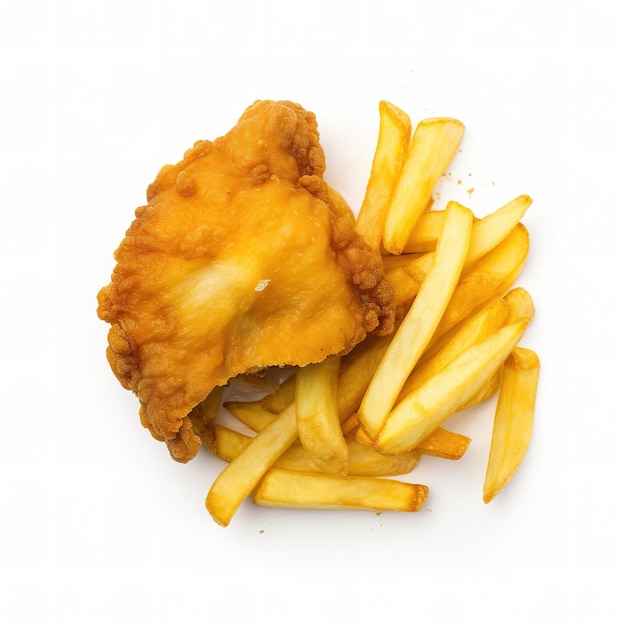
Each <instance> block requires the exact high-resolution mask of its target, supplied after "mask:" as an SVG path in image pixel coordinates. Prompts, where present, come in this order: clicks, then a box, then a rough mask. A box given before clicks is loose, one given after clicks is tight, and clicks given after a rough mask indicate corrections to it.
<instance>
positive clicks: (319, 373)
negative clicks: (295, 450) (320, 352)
mask: <svg viewBox="0 0 626 626" xmlns="http://www.w3.org/2000/svg"><path fill="white" fill-rule="evenodd" d="M339 364H340V358H339V357H338V356H330V357H327V358H326V359H324V360H323V361H321V362H320V363H311V364H310V365H307V366H306V367H302V368H300V369H299V370H298V371H297V372H296V422H297V424H298V437H299V439H300V443H301V444H302V447H303V448H304V449H305V450H306V451H307V453H308V454H309V456H310V457H311V458H312V459H313V460H314V461H315V462H316V463H317V464H318V466H319V468H320V469H322V470H324V471H325V472H327V473H329V474H335V475H337V476H345V475H346V474H347V473H348V447H347V445H346V440H345V438H344V436H343V432H342V430H341V424H340V422H339V411H338V408H337V379H338V376H339Z"/></svg>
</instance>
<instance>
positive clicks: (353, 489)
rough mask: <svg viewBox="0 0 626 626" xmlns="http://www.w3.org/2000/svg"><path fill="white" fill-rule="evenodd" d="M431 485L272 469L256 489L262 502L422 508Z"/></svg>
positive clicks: (289, 505) (287, 505)
mask: <svg viewBox="0 0 626 626" xmlns="http://www.w3.org/2000/svg"><path fill="white" fill-rule="evenodd" d="M427 495H428V487H426V486H424V485H414V484H410V483H405V482H401V481H398V480H393V479H388V478H373V477H361V476H329V475H325V474H319V473H304V472H289V471H286V470H277V469H275V470H271V471H269V472H267V474H266V475H265V476H264V478H263V480H262V481H261V483H260V484H259V486H258V487H257V489H256V491H255V493H254V496H253V498H254V502H255V504H259V505H261V506H272V507H284V508H307V509H364V510H369V511H404V512H415V511H419V510H420V509H421V508H422V506H423V504H424V502H425V500H426V497H427Z"/></svg>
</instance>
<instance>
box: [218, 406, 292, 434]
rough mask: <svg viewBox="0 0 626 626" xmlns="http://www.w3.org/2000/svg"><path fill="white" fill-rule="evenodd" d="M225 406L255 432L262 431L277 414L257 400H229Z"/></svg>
mask: <svg viewBox="0 0 626 626" xmlns="http://www.w3.org/2000/svg"><path fill="white" fill-rule="evenodd" d="M292 403H293V401H292ZM224 408H225V409H226V410H227V411H228V412H229V413H231V414H232V415H233V416H234V417H236V418H237V419H238V420H239V421H240V422H241V423H242V424H245V425H246V426H247V427H248V428H249V429H250V430H253V431H254V432H255V433H258V432H260V431H261V430H263V429H264V428H265V427H266V426H267V425H268V424H269V423H270V422H273V421H274V420H275V419H276V415H277V414H276V413H274V412H272V411H269V410H268V409H266V408H265V407H263V405H262V404H260V403H259V402H256V401H252V402H245V401H240V400H229V401H227V402H224Z"/></svg>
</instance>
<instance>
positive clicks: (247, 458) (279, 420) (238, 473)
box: [206, 403, 298, 526]
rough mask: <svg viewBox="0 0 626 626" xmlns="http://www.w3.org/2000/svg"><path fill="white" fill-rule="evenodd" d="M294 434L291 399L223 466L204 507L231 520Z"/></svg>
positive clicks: (224, 522)
mask: <svg viewBox="0 0 626 626" xmlns="http://www.w3.org/2000/svg"><path fill="white" fill-rule="evenodd" d="M297 438H298V427H297V424H296V405H295V403H293V404H290V405H289V406H288V407H287V408H286V409H285V410H284V411H283V412H282V413H280V415H278V416H277V417H276V419H275V420H274V421H273V422H271V423H270V424H268V425H267V426H266V427H265V428H264V429H263V430H262V431H261V432H260V433H259V434H258V435H257V436H256V437H255V438H254V439H253V440H252V441H251V442H250V445H249V446H248V447H247V448H246V449H245V450H244V451H243V452H242V453H241V454H240V455H239V456H238V457H236V458H234V459H233V460H232V461H231V462H230V463H229V464H228V465H227V466H226V467H225V468H224V469H223V470H222V472H221V474H220V475H219V476H218V477H217V478H216V480H215V482H214V483H213V485H212V486H211V489H210V490H209V493H208V494H207V497H206V508H207V510H208V511H209V513H210V514H211V516H212V517H213V519H214V520H215V521H216V522H217V523H218V524H220V525H222V526H228V524H230V521H231V519H232V517H233V515H234V514H235V513H236V511H237V509H238V508H239V506H240V505H241V503H242V502H243V501H244V500H245V499H246V498H247V497H248V495H250V493H252V490H253V489H254V488H255V487H256V485H257V483H258V482H259V480H260V479H261V477H262V476H263V474H265V472H267V470H268V469H269V468H270V467H272V465H274V463H275V462H276V460H277V459H279V458H280V457H281V456H282V455H283V454H284V452H285V451H286V450H287V449H288V448H289V447H290V446H291V445H292V444H293V443H294V442H295V441H296V439H297Z"/></svg>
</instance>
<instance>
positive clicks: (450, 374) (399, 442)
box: [374, 318, 530, 454]
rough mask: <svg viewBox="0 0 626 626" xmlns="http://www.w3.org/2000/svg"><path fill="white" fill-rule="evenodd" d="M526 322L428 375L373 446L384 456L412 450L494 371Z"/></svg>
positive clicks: (511, 326)
mask: <svg viewBox="0 0 626 626" xmlns="http://www.w3.org/2000/svg"><path fill="white" fill-rule="evenodd" d="M529 321H530V320H529V319H528V318H523V319H520V320H516V321H514V322H511V323H509V324H507V325H506V326H504V327H503V328H501V329H500V330H498V331H496V332H495V333H493V334H492V335H491V336H490V337H488V338H487V339H485V340H484V341H481V342H480V343H477V344H474V345H473V346H471V347H470V348H469V349H467V350H465V351H464V352H463V353H462V354H460V355H459V356H458V357H456V358H455V359H454V360H452V361H451V362H450V363H449V364H448V365H446V366H445V367H444V368H442V369H441V370H439V372H437V373H436V374H434V375H433V376H431V377H430V378H429V379H428V380H427V381H425V382H424V383H423V384H422V385H420V387H418V388H417V389H416V390H415V391H414V392H413V393H411V394H409V395H408V396H407V397H406V398H404V399H403V400H402V402H400V403H399V404H398V405H397V406H396V407H395V408H394V409H393V411H392V412H391V413H390V415H389V417H388V418H387V420H386V422H385V423H384V425H383V427H382V429H381V431H380V433H379V434H378V436H377V437H376V438H375V440H374V447H375V448H376V449H377V450H378V451H379V452H381V453H383V454H398V453H400V452H406V451H407V450H414V449H415V448H416V447H417V445H418V444H419V443H420V442H421V441H423V440H424V439H425V438H426V437H427V436H428V435H429V434H430V433H432V432H433V431H434V430H435V428H436V427H437V426H441V424H443V422H444V421H445V420H446V419H447V418H448V417H450V415H452V413H454V412H455V411H456V409H457V408H458V407H459V406H461V405H462V404H464V403H465V402H467V400H469V399H470V398H471V397H472V395H474V393H476V392H477V391H478V390H479V389H480V387H481V386H482V385H483V384H485V382H487V380H488V379H489V378H490V377H491V376H492V375H493V374H494V373H495V372H496V371H497V369H498V368H499V367H500V366H501V365H502V363H503V362H504V360H505V359H506V358H507V356H508V355H509V354H510V353H511V350H513V348H514V347H515V346H516V345H517V343H518V342H519V340H520V339H521V338H522V336H523V334H524V331H525V330H526V327H527V326H528V323H529Z"/></svg>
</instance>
